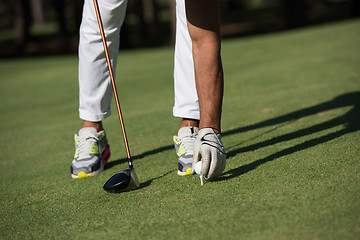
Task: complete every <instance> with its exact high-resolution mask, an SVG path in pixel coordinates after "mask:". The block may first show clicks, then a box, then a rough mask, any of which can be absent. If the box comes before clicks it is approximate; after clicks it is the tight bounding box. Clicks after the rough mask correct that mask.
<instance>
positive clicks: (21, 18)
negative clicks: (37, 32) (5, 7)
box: [11, 0, 31, 52]
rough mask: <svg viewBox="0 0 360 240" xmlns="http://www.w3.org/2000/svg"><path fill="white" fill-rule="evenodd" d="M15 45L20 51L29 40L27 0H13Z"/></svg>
mask: <svg viewBox="0 0 360 240" xmlns="http://www.w3.org/2000/svg"><path fill="white" fill-rule="evenodd" d="M11 3H12V9H13V14H14V32H15V41H14V42H15V45H16V49H17V51H18V52H22V51H23V48H24V47H25V45H26V42H27V41H28V40H29V36H30V34H29V27H30V23H31V13H30V4H29V1H28V0H13V1H12V2H11Z"/></svg>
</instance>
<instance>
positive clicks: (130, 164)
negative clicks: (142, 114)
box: [94, 0, 133, 168]
mask: <svg viewBox="0 0 360 240" xmlns="http://www.w3.org/2000/svg"><path fill="white" fill-rule="evenodd" d="M94 7H95V11H96V16H97V20H98V23H99V28H100V33H101V39H102V43H103V46H104V51H105V57H106V62H107V65H108V68H109V73H110V78H111V84H112V87H113V90H114V97H115V102H116V107H117V110H118V114H119V119H120V125H121V130H122V133H123V137H124V143H125V148H126V154H127V157H128V160H129V167H130V168H132V167H133V165H132V160H131V155H130V148H129V143H128V141H127V136H126V131H125V125H124V120H123V117H122V113H121V107H120V101H119V97H118V93H117V89H116V84H115V79H114V72H113V68H112V66H111V61H110V56H109V51H108V47H107V43H106V37H105V34H104V28H103V24H102V20H101V15H100V10H99V5H98V2H97V0H94Z"/></svg>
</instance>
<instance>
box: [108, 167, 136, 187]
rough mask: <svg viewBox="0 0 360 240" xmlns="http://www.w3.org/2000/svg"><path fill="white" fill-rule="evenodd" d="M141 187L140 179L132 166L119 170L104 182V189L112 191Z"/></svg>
mask: <svg viewBox="0 0 360 240" xmlns="http://www.w3.org/2000/svg"><path fill="white" fill-rule="evenodd" d="M138 187H140V182H139V179H138V178H137V176H136V173H135V170H134V169H133V168H132V169H131V168H130V169H126V170H124V171H121V172H118V173H116V174H115V175H113V176H112V177H111V178H109V180H107V182H106V183H105V184H104V186H103V189H104V190H105V191H107V192H110V193H119V192H125V191H130V190H133V189H136V188H138Z"/></svg>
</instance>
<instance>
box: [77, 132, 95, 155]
mask: <svg viewBox="0 0 360 240" xmlns="http://www.w3.org/2000/svg"><path fill="white" fill-rule="evenodd" d="M98 140H99V139H98V138H96V137H94V136H86V137H79V140H78V142H79V144H78V149H79V150H78V156H79V159H82V158H86V157H89V156H90V152H91V150H92V148H93V146H94V143H95V144H96V142H97V141H98Z"/></svg>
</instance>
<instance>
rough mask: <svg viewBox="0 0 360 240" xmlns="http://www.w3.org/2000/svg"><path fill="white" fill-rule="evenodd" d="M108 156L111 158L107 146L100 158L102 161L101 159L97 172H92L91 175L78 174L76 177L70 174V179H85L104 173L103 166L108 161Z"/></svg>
mask: <svg viewBox="0 0 360 240" xmlns="http://www.w3.org/2000/svg"><path fill="white" fill-rule="evenodd" d="M110 156H111V153H110V146H109V144H108V145H106V147H105V150H104V153H103V156H102V159H101V164H100V168H99V169H98V170H96V171H93V172H91V173H86V172H79V173H78V174H77V175H75V174H71V177H72V178H86V177H92V176H94V175H96V174H99V173H101V172H102V171H104V167H105V164H106V163H107V162H108V161H109V159H110Z"/></svg>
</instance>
